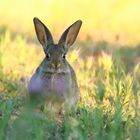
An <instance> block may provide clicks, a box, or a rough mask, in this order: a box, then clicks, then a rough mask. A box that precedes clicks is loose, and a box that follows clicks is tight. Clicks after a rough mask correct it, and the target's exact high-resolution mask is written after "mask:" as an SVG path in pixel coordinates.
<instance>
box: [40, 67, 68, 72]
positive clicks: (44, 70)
mask: <svg viewBox="0 0 140 140" xmlns="http://www.w3.org/2000/svg"><path fill="white" fill-rule="evenodd" d="M40 72H41V73H46V74H70V70H69V69H61V68H57V69H54V68H47V69H45V68H41V67H40Z"/></svg>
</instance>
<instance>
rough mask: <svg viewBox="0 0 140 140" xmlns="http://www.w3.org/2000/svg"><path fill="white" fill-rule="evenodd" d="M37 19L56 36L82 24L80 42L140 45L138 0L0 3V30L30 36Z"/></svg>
mask: <svg viewBox="0 0 140 140" xmlns="http://www.w3.org/2000/svg"><path fill="white" fill-rule="evenodd" d="M35 16H36V17H39V18H40V19H41V20H43V21H44V22H45V23H46V24H47V26H48V27H49V28H50V29H51V31H52V32H53V34H54V35H55V36H56V35H60V34H61V32H62V31H63V29H64V27H66V26H68V25H69V24H70V23H72V22H74V21H75V20H77V19H82V20H83V27H82V31H81V33H80V39H82V40H83V39H92V40H94V41H97V40H106V41H108V42H111V43H112V42H113V43H114V42H116V41H117V43H121V44H136V43H138V42H140V1H139V0H134V1H133V0H83V1H81V0H70V1H65V0H30V1H29V0H24V1H21V0H12V2H11V1H10V0H4V1H3V0H1V1H0V27H1V28H0V30H3V28H8V29H10V30H12V31H14V32H16V33H17V32H18V33H22V34H23V33H27V34H28V35H31V36H33V34H34V31H33V30H34V29H33V23H32V19H33V17H35Z"/></svg>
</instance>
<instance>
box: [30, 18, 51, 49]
mask: <svg viewBox="0 0 140 140" xmlns="http://www.w3.org/2000/svg"><path fill="white" fill-rule="evenodd" d="M33 22H34V26H35V31H36V35H37V38H38V40H39V42H40V43H41V45H42V46H43V47H44V48H45V47H46V46H47V45H48V44H52V43H53V38H52V35H51V33H50V31H49V29H48V28H47V27H46V26H45V25H44V24H43V23H42V22H41V21H40V20H39V19H38V18H36V17H35V18H34V19H33Z"/></svg>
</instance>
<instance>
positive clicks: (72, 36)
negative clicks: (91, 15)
mask: <svg viewBox="0 0 140 140" xmlns="http://www.w3.org/2000/svg"><path fill="white" fill-rule="evenodd" d="M33 21H34V26H35V31H36V35H37V38H38V40H39V42H40V43H41V45H42V46H43V50H44V52H45V56H46V57H45V61H44V63H43V67H42V69H43V70H45V71H46V72H58V73H59V72H66V71H67V61H66V58H65V55H66V53H67V51H68V49H69V48H70V46H71V45H72V44H73V43H74V41H75V40H76V37H77V35H78V32H79V30H80V27H81V24H82V21H81V20H78V21H76V22H75V23H73V24H72V25H71V26H69V27H68V28H67V29H66V30H65V31H64V33H63V34H62V36H61V38H60V40H59V42H58V44H55V43H54V41H53V37H52V35H51V33H50V31H49V29H48V28H47V27H46V26H45V25H44V24H43V23H42V22H41V21H40V20H39V19H38V18H36V17H35V18H34V19H33ZM45 67H46V68H47V69H45Z"/></svg>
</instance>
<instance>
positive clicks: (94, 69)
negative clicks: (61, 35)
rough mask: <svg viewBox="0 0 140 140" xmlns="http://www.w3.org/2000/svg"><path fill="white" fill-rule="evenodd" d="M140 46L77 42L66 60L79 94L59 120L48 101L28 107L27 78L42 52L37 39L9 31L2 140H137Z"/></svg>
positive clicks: (0, 74) (3, 55)
mask: <svg viewBox="0 0 140 140" xmlns="http://www.w3.org/2000/svg"><path fill="white" fill-rule="evenodd" d="M89 46H90V47H89ZM92 46H94V47H93V48H92ZM75 47H76V46H75ZM73 48H74V47H73ZM139 49H140V47H139V45H138V46H137V47H131V46H129V47H125V46H113V45H110V44H108V43H106V42H99V43H97V44H96V45H94V43H92V42H88V41H87V42H86V43H82V42H79V43H78V44H77V48H76V50H73V51H71V52H70V53H69V55H68V60H69V62H70V63H71V64H72V66H73V67H74V69H75V71H76V74H77V79H78V85H79V88H80V97H81V98H80V100H79V103H78V104H77V106H75V108H72V109H71V110H70V111H69V112H67V113H66V114H65V115H64V116H63V117H62V118H60V117H61V116H59V115H58V116H52V113H51V112H49V111H48V110H47V106H46V104H44V109H43V110H39V109H35V110H34V109H30V108H29V107H28V105H27V104H28V100H29V99H28V93H27V89H26V87H27V81H28V79H29V78H30V76H31V75H32V73H33V71H34V70H35V69H36V67H37V66H38V65H39V63H40V62H41V60H42V59H43V57H44V55H43V52H42V50H41V48H39V47H37V44H36V43H35V41H34V40H33V41H29V40H28V41H27V40H26V39H25V38H24V37H21V36H18V35H16V36H15V37H11V34H10V33H9V32H8V31H7V32H6V33H5V34H4V35H2V36H1V39H0V60H1V61H0V140H46V139H47V140H49V139H50V140H53V139H57V140H63V139H64V140H139V138H140V101H139V99H140V64H138V63H139V61H138V60H139V53H140V52H139ZM79 50H80V51H79ZM85 59H86V62H87V63H85Z"/></svg>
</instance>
